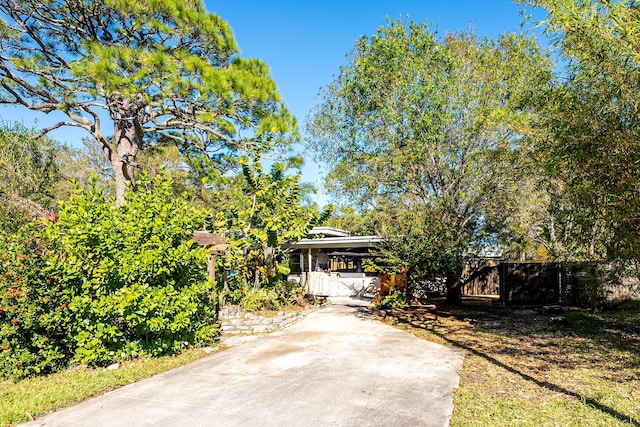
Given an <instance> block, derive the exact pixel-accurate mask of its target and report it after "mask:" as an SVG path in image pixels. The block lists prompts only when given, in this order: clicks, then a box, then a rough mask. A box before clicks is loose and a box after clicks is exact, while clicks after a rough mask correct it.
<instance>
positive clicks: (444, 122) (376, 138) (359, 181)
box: [309, 21, 550, 284]
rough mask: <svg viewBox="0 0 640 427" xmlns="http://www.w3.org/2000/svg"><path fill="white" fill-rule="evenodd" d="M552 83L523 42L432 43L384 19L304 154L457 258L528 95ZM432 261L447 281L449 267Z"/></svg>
mask: <svg viewBox="0 0 640 427" xmlns="http://www.w3.org/2000/svg"><path fill="white" fill-rule="evenodd" d="M549 78H550V61H549V60H548V58H547V57H545V56H544V55H543V54H542V53H541V51H540V48H539V47H538V46H537V45H536V43H535V42H534V41H533V40H532V39H530V38H528V37H523V36H518V35H514V34H505V35H503V36H501V37H499V38H497V39H496V40H490V39H478V38H476V37H475V36H474V35H473V34H467V33H458V34H447V35H446V36H444V37H440V36H439V35H438V34H437V33H435V32H434V31H432V30H430V29H429V27H428V25H427V24H417V23H413V22H411V23H405V22H403V21H394V22H389V24H388V25H387V26H384V27H381V28H379V29H378V32H377V33H376V34H374V35H373V36H371V37H362V38H361V39H360V40H359V41H358V42H357V44H356V47H355V49H354V50H353V51H352V52H351V53H350V55H349V63H348V65H345V66H343V67H341V69H340V73H339V74H338V76H337V77H336V78H335V80H334V82H333V83H332V84H331V85H329V86H327V87H325V88H323V89H322V91H321V102H320V104H319V105H318V107H317V109H316V110H315V111H314V113H313V115H312V117H311V120H310V125H309V131H310V134H311V135H312V137H313V144H312V147H314V148H315V149H316V150H317V153H318V154H319V155H320V156H321V157H322V159H323V160H325V161H326V162H328V163H329V165H330V168H331V169H330V173H329V182H330V185H331V186H332V188H333V189H334V190H336V192H339V193H342V194H344V195H348V196H349V197H351V198H353V200H354V201H355V203H357V204H358V205H360V206H361V207H369V208H373V209H375V210H377V211H379V212H382V213H386V215H383V216H385V218H386V219H385V220H384V222H386V224H390V221H395V223H396V224H397V223H398V221H399V222H400V223H403V222H404V221H409V222H413V224H423V225H425V227H423V228H422V229H421V230H420V231H419V232H418V235H421V234H422V233H425V234H432V235H434V236H435V235H436V234H439V233H440V231H437V230H439V229H440V228H442V229H446V230H448V231H447V232H446V236H447V237H446V238H447V239H448V244H449V245H450V246H451V247H452V248H457V251H458V254H457V255H458V256H460V255H462V254H461V253H460V252H459V251H460V248H465V247H467V246H468V244H469V243H470V238H471V237H472V236H473V235H474V234H477V232H478V231H479V230H480V228H481V226H482V225H483V222H486V221H487V220H488V218H487V217H486V216H485V214H486V213H487V211H486V209H485V207H486V206H487V202H488V201H489V200H490V199H491V197H492V195H494V194H495V193H496V192H498V191H499V188H500V185H501V183H502V182H503V181H504V179H505V176H507V175H508V172H509V171H508V169H507V168H506V167H505V163H504V158H505V156H504V155H506V154H508V153H510V152H511V151H512V150H515V149H517V148H518V146H519V141H520V139H521V136H522V130H523V128H524V127H526V126H527V123H528V120H529V113H528V111H527V109H526V108H525V106H526V103H527V101H528V98H529V97H530V95H531V92H530V91H531V88H532V87H536V86H541V85H545V84H546V82H547V81H548V79H549ZM405 217H406V218H405ZM435 218H437V222H438V223H439V224H440V225H439V226H438V227H436V228H434V227H431V226H432V225H433V224H434V222H435ZM388 228H389V229H396V231H398V230H397V227H396V226H395V225H393V224H391V225H389V226H388ZM401 228H402V227H401ZM412 228H415V225H414V226H412ZM436 229H437V230H436ZM414 231H415V230H412V233H413V232H414ZM400 237H401V238H404V237H406V236H400ZM405 240H406V239H405ZM435 240H436V241H437V240H438V239H435ZM416 247H417V248H419V245H418V246H416ZM431 249H432V251H429V250H427V251H426V252H427V255H426V256H427V257H429V256H430V255H429V253H430V254H431V257H432V258H433V259H435V257H436V256H437V255H436V253H435V249H434V248H431ZM400 252H406V251H400ZM403 256H404V257H406V254H405V255H403ZM411 259H413V260H415V259H417V258H415V257H413V258H411ZM426 264H428V262H427V261H425V265H426ZM441 264H442V265H441V267H442V270H441V271H440V274H445V275H446V276H447V277H449V278H450V282H451V284H453V282H455V279H456V277H455V274H456V273H455V271H456V270H457V269H456V268H452V266H451V262H450V260H449V259H447V260H446V262H445V261H443V262H442V263H441ZM458 264H459V263H458ZM416 267H417V269H416V271H417V270H419V267H418V266H416ZM435 270H437V268H435V267H434V266H433V265H431V266H430V267H429V271H430V272H432V273H433V272H434V271H435Z"/></svg>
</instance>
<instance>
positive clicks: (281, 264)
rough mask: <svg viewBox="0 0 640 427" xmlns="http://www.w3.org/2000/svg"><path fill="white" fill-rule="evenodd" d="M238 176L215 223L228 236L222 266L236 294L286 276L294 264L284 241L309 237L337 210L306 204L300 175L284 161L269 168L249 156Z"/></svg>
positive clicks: (226, 284) (228, 288)
mask: <svg viewBox="0 0 640 427" xmlns="http://www.w3.org/2000/svg"><path fill="white" fill-rule="evenodd" d="M238 178H239V183H238V184H239V185H238V186H237V187H235V188H236V191H235V192H234V193H231V195H230V196H229V198H228V199H227V200H226V201H222V202H221V203H220V205H218V211H217V212H216V214H215V215H214V218H213V223H212V224H211V227H212V229H213V231H215V232H217V233H218V234H220V235H224V236H225V237H227V239H228V243H229V248H228V249H227V250H226V251H225V253H224V254H222V255H221V256H219V257H218V259H219V269H220V270H222V271H224V272H225V273H224V279H223V284H224V289H225V291H228V292H231V293H232V294H234V295H236V297H237V296H238V295H237V294H238V293H239V291H242V292H244V293H248V292H249V291H253V292H257V291H258V290H259V289H260V288H261V287H264V286H266V287H273V286H275V285H277V284H278V283H279V282H282V281H286V275H287V274H289V272H290V268H289V259H288V256H287V254H286V252H285V248H284V246H283V245H284V243H286V242H295V241H297V240H300V239H301V238H303V237H305V236H306V234H307V232H308V231H309V230H310V229H311V227H312V226H313V225H315V224H317V223H321V222H322V221H325V220H326V218H327V217H328V216H329V215H331V212H332V206H328V207H327V208H326V209H325V210H324V212H322V213H319V212H318V208H317V206H316V205H311V206H306V207H305V206H303V205H302V204H301V198H302V194H301V190H300V174H299V173H297V174H295V175H291V174H288V173H287V170H286V168H285V165H284V164H283V163H278V162H276V163H274V164H273V165H272V167H271V170H270V172H269V173H265V172H264V171H263V170H262V165H261V163H260V162H259V161H255V162H253V163H252V164H249V163H248V162H246V161H245V163H244V164H243V174H242V176H239V177H238ZM230 188H231V187H230Z"/></svg>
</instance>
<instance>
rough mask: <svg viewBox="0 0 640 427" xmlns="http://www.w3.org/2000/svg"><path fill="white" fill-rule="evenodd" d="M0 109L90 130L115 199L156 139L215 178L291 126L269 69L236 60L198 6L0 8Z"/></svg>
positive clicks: (120, 3)
mask: <svg viewBox="0 0 640 427" xmlns="http://www.w3.org/2000/svg"><path fill="white" fill-rule="evenodd" d="M0 103H3V104H13V105H19V106H23V107H25V108H28V109H31V110H35V111H40V112H43V113H50V112H53V111H59V112H62V113H64V114H66V116H67V120H63V121H60V122H58V123H56V124H54V125H52V126H49V127H47V128H45V129H42V131H41V134H46V133H47V132H49V131H51V130H53V129H57V128H60V127H63V126H74V127H79V128H81V129H84V130H85V131H87V132H88V133H89V134H90V135H91V136H92V137H93V138H95V139H96V140H97V141H98V143H99V144H100V147H101V149H102V151H103V152H104V154H105V155H106V156H107V158H108V159H109V161H110V162H111V164H112V166H113V170H114V174H115V183H116V203H117V204H121V203H122V202H123V201H124V194H125V189H126V185H125V184H126V182H127V181H130V182H131V183H132V185H133V187H134V188H135V168H136V166H137V162H136V157H137V155H138V151H139V150H141V149H143V148H145V146H147V145H149V144H153V143H154V141H156V140H157V139H158V138H159V137H160V136H164V137H167V138H170V139H172V140H174V141H176V143H177V145H178V146H179V148H180V149H181V150H182V151H183V152H184V153H185V154H188V155H189V156H191V157H193V156H198V157H203V156H204V157H206V158H207V161H208V162H209V163H212V164H213V165H215V167H217V168H219V169H221V170H222V171H223V172H224V171H225V170H226V169H227V168H228V167H230V166H233V165H234V164H235V163H234V162H235V161H234V158H235V157H236V156H235V155H236V154H237V153H239V152H245V153H246V152H248V153H250V154H251V155H254V154H256V153H262V152H264V151H267V150H269V149H271V148H273V147H274V146H275V145H278V144H286V143H287V142H288V141H289V138H290V136H291V134H290V133H289V131H290V130H291V129H292V128H293V127H294V126H295V122H294V120H293V118H292V117H291V116H290V115H289V113H288V112H287V110H286V109H285V107H284V106H283V104H282V102H281V100H280V97H279V95H278V93H277V91H276V86H275V83H274V82H273V80H272V79H271V78H270V77H269V70H268V68H267V66H266V65H265V64H264V63H263V62H261V61H259V60H257V59H242V58H239V57H238V56H237V46H236V42H235V40H234V37H233V35H232V32H231V29H230V28H229V26H228V25H227V23H226V22H225V21H223V20H222V19H221V18H220V17H218V16H217V15H215V14H213V13H208V12H207V11H206V10H205V9H204V6H203V4H202V2H201V0H167V1H151V0H143V1H129V0H46V1H41V0H7V1H3V2H0ZM110 132H113V134H112V137H111V135H110Z"/></svg>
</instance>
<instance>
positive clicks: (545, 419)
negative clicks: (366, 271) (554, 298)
mask: <svg viewBox="0 0 640 427" xmlns="http://www.w3.org/2000/svg"><path fill="white" fill-rule="evenodd" d="M385 314H386V318H385V321H386V322H388V323H391V324H394V325H396V326H397V327H399V328H401V329H404V330H407V331H409V332H411V333H413V334H415V335H417V336H419V337H422V338H425V339H428V340H431V341H435V342H438V343H440V344H443V345H447V346H449V347H454V348H458V349H460V350H462V351H463V352H464V353H465V362H464V365H463V369H462V371H461V372H460V388H459V389H458V390H457V391H456V393H455V397H454V404H455V411H454V415H453V418H452V420H451V425H452V426H514V425H517V426H587V425H588V426H628V425H630V426H640V307H638V306H629V307H626V309H625V308H622V309H618V310H615V311H604V312H602V313H599V314H595V315H594V314H590V313H588V312H585V311H581V310H569V311H565V312H564V313H563V315H564V316H566V317H567V321H568V325H566V326H561V327H555V326H549V324H548V319H549V318H548V317H547V316H542V315H540V314H538V313H537V312H535V311H534V310H532V309H513V310H512V309H492V308H490V307H489V306H479V305H467V306H463V307H447V306H443V305H439V306H438V310H437V311H436V312H435V314H434V312H430V311H427V310H422V309H407V310H395V311H393V312H391V313H389V312H387V313H385ZM436 315H437V319H436Z"/></svg>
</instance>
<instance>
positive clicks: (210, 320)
mask: <svg viewBox="0 0 640 427" xmlns="http://www.w3.org/2000/svg"><path fill="white" fill-rule="evenodd" d="M141 183H142V185H143V186H144V188H146V190H140V191H138V192H135V193H134V192H131V193H128V196H127V203H126V204H124V205H122V206H120V207H114V204H113V199H112V198H107V197H105V196H104V194H103V191H102V189H101V188H100V187H98V186H97V185H95V182H94V185H92V186H91V187H90V188H89V189H87V190H84V189H77V191H76V194H75V195H74V196H73V197H72V198H71V199H70V200H69V201H67V202H66V203H63V204H62V205H61V206H60V209H59V211H58V215H59V216H58V217H51V218H49V219H45V220H36V221H32V222H30V223H28V224H26V225H25V226H23V227H22V228H21V230H20V232H18V233H15V234H11V233H3V234H2V235H1V238H0V249H2V250H1V251H0V252H1V253H0V258H1V259H2V262H1V264H0V325H1V329H0V344H1V348H0V354H1V355H2V357H1V358H0V374H1V375H2V376H5V377H9V378H21V377H25V376H29V375H32V374H38V373H47V372H53V371H56V370H59V369H60V368H62V367H65V366H66V365H67V364H68V363H69V362H71V361H75V362H79V363H89V364H98V365H104V364H108V363H112V362H114V361H118V360H122V359H130V358H134V357H138V356H139V355H143V354H146V355H153V356H155V355H161V354H168V353H173V352H176V351H178V350H180V349H182V348H185V347H188V346H192V345H199V344H206V343H209V342H212V341H213V340H214V339H215V336H216V333H217V326H216V324H215V318H214V314H215V313H214V312H213V310H212V309H211V307H212V304H211V300H212V298H214V295H213V294H212V293H213V290H214V289H213V284H212V283H210V282H209V281H208V280H207V278H206V273H205V270H204V266H205V265H206V257H207V253H206V251H205V250H204V249H202V248H199V247H197V246H196V245H195V243H194V242H192V241H191V237H192V236H193V232H194V231H195V230H198V229H201V228H202V227H203V224H204V219H205V213H204V212H203V211H199V210H197V209H195V208H193V207H191V206H190V205H189V204H188V203H187V202H186V201H185V200H182V199H175V200H172V198H171V197H172V188H171V182H170V181H168V180H165V181H155V182H151V181H147V180H142V181H141Z"/></svg>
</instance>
